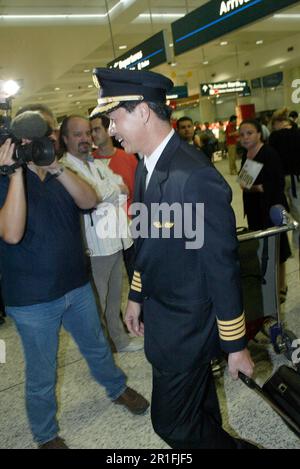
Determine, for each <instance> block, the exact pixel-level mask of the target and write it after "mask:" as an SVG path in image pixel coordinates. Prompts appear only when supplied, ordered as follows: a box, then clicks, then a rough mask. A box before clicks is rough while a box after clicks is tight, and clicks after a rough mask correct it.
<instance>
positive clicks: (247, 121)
mask: <svg viewBox="0 0 300 469" xmlns="http://www.w3.org/2000/svg"><path fill="white" fill-rule="evenodd" d="M244 124H248V125H252V126H253V127H254V128H255V129H256V130H257V132H258V133H259V134H261V135H262V126H261V123H260V122H259V121H258V120H257V119H245V120H243V122H241V124H240V128H241V127H242V125H244Z"/></svg>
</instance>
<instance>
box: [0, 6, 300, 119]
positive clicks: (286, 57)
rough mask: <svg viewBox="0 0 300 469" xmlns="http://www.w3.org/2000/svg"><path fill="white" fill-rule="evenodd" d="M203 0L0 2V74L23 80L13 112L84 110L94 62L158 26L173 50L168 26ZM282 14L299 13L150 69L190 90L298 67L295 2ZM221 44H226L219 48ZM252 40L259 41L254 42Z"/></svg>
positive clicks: (92, 93) (92, 95) (89, 101)
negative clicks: (30, 106)
mask: <svg viewBox="0 0 300 469" xmlns="http://www.w3.org/2000/svg"><path fill="white" fill-rule="evenodd" d="M273 1H274V0H273ZM205 3H206V0H122V1H119V0H0V25H1V28H0V54H1V61H0V79H3V80H6V79H17V80H21V83H22V89H21V91H20V92H19V94H18V96H17V97H16V98H15V99H14V110H17V108H18V107H20V106H22V105H24V104H26V103H29V102H41V103H45V104H47V105H49V106H50V107H51V108H52V109H53V110H54V111H55V113H56V114H57V115H58V116H61V115H65V114H69V113H86V112H87V109H88V108H90V107H91V106H93V105H95V103H96V99H97V91H96V89H95V88H94V87H93V84H92V74H91V71H92V69H93V67H95V66H106V64H107V63H108V62H110V61H111V60H113V59H114V58H115V57H118V56H120V55H122V54H123V53H124V52H126V49H125V50H121V49H119V47H120V46H127V50H129V49H131V48H133V47H135V46H136V45H138V44H139V43H141V42H143V41H144V40H146V39H148V38H149V37H150V36H152V35H153V34H155V33H157V32H159V31H161V30H162V29H166V30H167V32H168V38H169V41H168V42H169V44H170V45H169V47H170V51H171V54H173V48H172V45H171V44H172V36H171V27H170V24H171V23H172V22H173V21H175V20H176V19H178V18H179V17H180V16H183V15H185V14H186V13H187V12H189V11H192V10H194V9H195V8H198V7H199V6H201V5H203V4H205ZM108 12H109V15H108ZM280 13H293V14H294V13H297V14H298V15H299V17H296V18H295V17H294V18H293V19H282V18H281V19H278V18H274V17H273V16H272V17H269V18H266V19H264V20H261V21H258V22H257V23H254V24H252V25H250V26H248V27H246V28H243V29H242V30H238V31H235V32H234V33H230V34H228V35H226V37H224V38H222V39H219V40H215V41H212V42H211V43H209V44H207V45H205V46H203V47H200V48H197V49H194V50H192V51H189V52H187V53H185V54H182V55H179V56H177V57H174V54H173V59H172V60H173V62H174V63H173V64H171V63H169V64H163V65H161V66H159V67H157V68H156V69H155V70H156V71H159V72H161V73H164V74H166V75H168V76H169V77H170V78H172V79H173V81H174V83H175V84H176V85H182V84H185V83H190V82H191V83H192V87H193V86H194V90H192V91H195V90H196V88H195V83H200V82H207V81H216V80H221V79H237V78H239V79H242V78H243V79H245V78H254V77H255V76H261V75H262V74H264V75H267V74H268V73H272V72H273V71H278V69H283V68H284V67H287V66H290V65H300V54H299V52H298V51H299V47H298V51H297V47H295V44H296V43H297V40H298V41H299V45H300V33H299V31H300V28H299V22H300V19H299V18H300V2H299V3H297V4H295V5H294V6H293V7H291V8H288V9H285V10H284V11H282V12H280ZM21 15H23V16H21ZM36 15H41V16H40V17H37V16H36ZM47 15H48V16H47ZM53 15H55V16H53ZM58 15H59V16H58ZM74 15H78V16H77V17H76V16H74ZM80 15H85V16H84V17H80ZM86 15H97V17H95V16H92V17H87V16H86ZM46 16H47V17H46ZM221 41H226V42H228V44H227V45H224V46H221V45H220V43H221ZM257 41H263V42H262V43H261V42H260V43H259V44H256V42H257ZM280 45H282V46H284V53H283V52H282V51H281V53H280V54H279V48H280ZM292 46H293V47H294V50H291V51H290V53H288V52H287V47H292ZM256 57H260V60H259V59H258V60H256ZM245 64H247V65H248V68H247V65H245ZM198 92H199V91H198Z"/></svg>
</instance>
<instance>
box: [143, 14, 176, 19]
mask: <svg viewBox="0 0 300 469" xmlns="http://www.w3.org/2000/svg"><path fill="white" fill-rule="evenodd" d="M183 16H185V15H184V13H152V14H150V13H141V14H140V15H139V16H138V18H147V19H150V18H182V17H183Z"/></svg>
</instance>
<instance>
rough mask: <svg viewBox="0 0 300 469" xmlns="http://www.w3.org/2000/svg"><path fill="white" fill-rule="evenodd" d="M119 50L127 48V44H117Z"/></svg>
mask: <svg viewBox="0 0 300 469" xmlns="http://www.w3.org/2000/svg"><path fill="white" fill-rule="evenodd" d="M119 49H120V50H123V49H127V46H126V45H125V44H124V45H123V46H119Z"/></svg>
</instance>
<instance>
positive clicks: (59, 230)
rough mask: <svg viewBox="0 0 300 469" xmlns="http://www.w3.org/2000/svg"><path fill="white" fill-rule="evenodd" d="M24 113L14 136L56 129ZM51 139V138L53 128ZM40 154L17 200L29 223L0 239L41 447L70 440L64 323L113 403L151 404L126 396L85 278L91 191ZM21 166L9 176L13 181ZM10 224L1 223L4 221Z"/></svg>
mask: <svg viewBox="0 0 300 469" xmlns="http://www.w3.org/2000/svg"><path fill="white" fill-rule="evenodd" d="M26 112H29V113H30V112H31V111H30V110H28V111H25V112H24V113H21V114H20V115H19V116H17V118H15V119H14V121H13V122H12V126H11V127H12V129H14V131H15V134H14V135H16V134H18V135H17V137H18V138H20V137H22V141H23V144H25V145H26V144H28V145H29V147H28V148H31V147H30V143H34V135H35V131H36V134H39V135H37V137H38V138H40V137H42V135H40V134H41V133H42V132H41V131H37V130H38V127H39V130H43V128H45V127H44V123H45V122H44V121H47V123H48V124H50V126H51V127H52V129H53V128H54V122H53V119H52V117H51V114H49V113H47V112H45V111H44V110H43V109H41V113H40V116H42V122H40V119H37V116H36V115H35V114H34V113H33V114H26ZM34 112H37V110H36V109H35V111H34ZM51 119H52V120H51ZM35 123H36V124H35ZM35 126H36V128H35ZM46 127H47V126H46ZM29 135H31V136H32V139H33V141H32V142H30V141H31V140H32V139H30V138H28V136H29ZM48 135H49V132H48ZM49 137H51V138H52V139H54V138H55V134H54V132H52V134H51V135H49ZM48 143H49V142H48ZM32 148H38V147H37V146H35V147H32ZM39 148H40V147H39ZM45 148H46V147H45ZM2 152H3V153H2V155H3V161H5V162H6V161H7V160H9V159H10V158H12V152H13V147H12V146H11V144H10V142H9V141H8V142H6V143H5V145H4V148H3V149H2ZM25 153H26V151H25ZM27 153H28V151H27ZM20 154H22V148H20ZM23 154H24V153H23ZM41 155H42V152H40V159H39V164H36V162H37V158H36V155H34V154H33V155H32V156H33V158H32V160H33V161H32V160H31V161H27V162H26V164H25V165H23V171H24V177H25V181H26V196H25V194H24V192H23V194H22V195H23V201H22V203H23V205H24V204H25V200H26V199H27V203H28V207H27V217H26V229H25V231H24V235H23V237H22V234H21V236H20V238H21V237H22V239H21V241H20V242H19V243H18V244H16V245H15V246H9V245H8V243H7V241H6V239H0V257H1V269H2V282H1V283H2V293H3V297H4V303H5V307H6V314H7V315H8V316H9V317H11V318H12V319H13V320H14V322H15V324H16V327H17V329H18V332H19V335H20V337H21V340H22V344H23V349H24V355H25V362H26V408H27V414H28V418H29V423H30V426H31V431H32V433H33V436H34V440H35V441H36V442H37V444H38V446H39V448H42V449H64V448H67V445H66V444H65V442H64V441H63V440H62V439H61V438H60V437H59V436H58V431H59V429H58V424H57V421H56V411H57V403H56V396H55V386H56V364H57V349H58V340H59V331H60V328H61V325H63V326H64V328H65V329H66V330H67V331H68V332H70V333H71V334H72V336H73V338H74V340H75V341H76V343H77V345H78V346H79V349H80V351H81V353H82V354H83V356H84V358H85V359H86V361H87V363H88V365H89V368H90V371H91V373H92V375H93V377H94V378H95V379H96V381H97V382H98V383H99V384H101V385H102V386H104V387H105V389H106V393H107V395H108V397H109V398H110V399H111V400H112V401H114V402H115V403H116V404H121V405H125V406H126V407H127V408H128V407H129V405H128V399H130V398H132V400H134V402H136V398H137V397H140V403H141V404H142V406H141V407H140V408H138V409H134V410H137V411H144V410H146V408H147V407H148V405H149V404H148V403H147V401H145V399H143V398H142V396H139V395H138V394H137V393H135V394H134V395H133V396H132V395H131V394H130V395H129V397H128V396H127V394H126V393H127V390H128V389H129V388H127V387H126V376H125V375H124V373H123V372H122V371H121V370H120V369H119V368H117V367H116V365H115V364H114V361H113V358H112V354H111V351H110V349H109V347H108V344H107V342H106V339H105V338H104V335H103V332H102V329H101V325H100V321H99V317H98V312H97V307H96V303H95V299H94V295H93V291H92V288H91V286H90V283H89V277H88V271H87V268H86V267H87V266H86V260H85V254H84V249H83V243H82V236H81V225H80V209H90V208H93V207H95V206H96V204H97V203H98V199H97V196H96V193H95V192H94V190H93V189H92V188H91V186H90V185H88V183H86V182H85V181H84V180H83V179H81V178H80V177H78V176H77V175H76V174H74V173H73V172H71V171H69V170H68V169H67V168H64V167H62V166H61V165H60V164H59V163H58V161H57V159H56V158H55V157H54V156H53V157H52V161H51V160H50V159H49V158H48V156H49V152H48V153H47V155H46V156H47V158H46V159H47V164H45V165H43V164H41V163H43V161H42V157H41ZM34 161H35V162H34ZM50 161H51V162H50ZM18 171H19V170H17V171H16V172H15V173H14V174H13V176H11V178H16V180H17V178H18V177H20V176H18V175H17V174H16V173H17V172H18ZM20 171H22V170H20ZM7 179H8V176H0V206H1V205H2V209H3V208H4V207H5V200H6V198H7V196H8V184H7ZM9 189H10V188H9ZM9 192H10V191H9ZM24 218H25V216H24ZM23 224H24V220H23ZM7 225H8V223H5V227H6V226H7ZM16 239H17V237H15V240H16ZM126 396H127V400H126V401H125V397H126ZM133 413H134V412H133ZM136 413H137V412H136Z"/></svg>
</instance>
